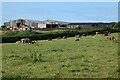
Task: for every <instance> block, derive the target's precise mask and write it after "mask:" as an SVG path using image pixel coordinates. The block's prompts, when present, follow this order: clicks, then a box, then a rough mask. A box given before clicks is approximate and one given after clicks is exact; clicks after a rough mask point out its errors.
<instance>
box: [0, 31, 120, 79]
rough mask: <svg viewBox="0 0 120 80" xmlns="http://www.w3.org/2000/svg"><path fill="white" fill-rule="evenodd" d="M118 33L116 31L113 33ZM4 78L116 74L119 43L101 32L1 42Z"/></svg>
mask: <svg viewBox="0 0 120 80" xmlns="http://www.w3.org/2000/svg"><path fill="white" fill-rule="evenodd" d="M112 35H114V36H116V37H117V36H118V34H117V33H114V34H112ZM2 76H3V78H117V77H118V43H115V42H113V41H108V40H107V41H106V39H105V37H104V36H103V35H101V34H100V35H97V36H96V38H93V37H92V36H87V37H81V38H80V41H75V37H71V38H67V39H53V40H52V41H47V40H40V41H39V43H37V44H21V43H4V44H2Z"/></svg>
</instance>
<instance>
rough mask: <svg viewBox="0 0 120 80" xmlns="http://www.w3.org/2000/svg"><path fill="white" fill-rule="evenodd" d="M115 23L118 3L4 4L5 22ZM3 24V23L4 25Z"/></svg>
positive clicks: (3, 14) (3, 18)
mask: <svg viewBox="0 0 120 80" xmlns="http://www.w3.org/2000/svg"><path fill="white" fill-rule="evenodd" d="M20 18H22V19H32V20H47V19H49V20H51V19H52V20H60V21H68V22H93V21H95V22H96V21H99V22H115V21H117V20H118V3H117V2H3V3H2V20H3V22H6V21H9V20H14V19H20ZM3 22H2V23H3Z"/></svg>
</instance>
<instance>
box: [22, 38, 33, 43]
mask: <svg viewBox="0 0 120 80" xmlns="http://www.w3.org/2000/svg"><path fill="white" fill-rule="evenodd" d="M31 42H32V40H31V39H29V38H23V39H21V43H23V44H24V43H31Z"/></svg>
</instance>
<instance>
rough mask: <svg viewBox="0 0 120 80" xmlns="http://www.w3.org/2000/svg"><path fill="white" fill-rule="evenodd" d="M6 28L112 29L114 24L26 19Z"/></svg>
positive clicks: (9, 23) (6, 24)
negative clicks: (96, 27)
mask: <svg viewBox="0 0 120 80" xmlns="http://www.w3.org/2000/svg"><path fill="white" fill-rule="evenodd" d="M4 25H5V26H10V27H12V28H13V27H17V28H21V27H22V28H24V27H25V26H29V27H31V28H76V27H81V28H87V27H95V26H98V27H111V26H112V25H113V23H70V22H63V21H56V20H45V21H38V20H26V19H17V20H12V21H9V22H5V23H4Z"/></svg>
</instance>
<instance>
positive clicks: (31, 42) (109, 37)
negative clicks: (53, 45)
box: [16, 32, 118, 44]
mask: <svg viewBox="0 0 120 80" xmlns="http://www.w3.org/2000/svg"><path fill="white" fill-rule="evenodd" d="M98 34H100V32H95V34H92V35H91V36H93V38H96V35H98ZM102 35H103V36H105V40H110V41H114V42H116V43H118V39H117V38H116V37H115V36H113V35H112V34H111V33H110V32H104V33H103V34H102ZM86 36H87V35H86V34H82V35H75V40H74V41H80V38H81V37H86ZM56 39H67V36H63V37H57V38H56ZM21 40H22V39H21ZM21 40H20V41H17V42H16V43H30V44H35V43H38V42H39V41H37V40H30V39H28V38H26V39H25V40H27V41H26V42H23V41H21ZM48 41H52V38H49V39H48Z"/></svg>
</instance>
